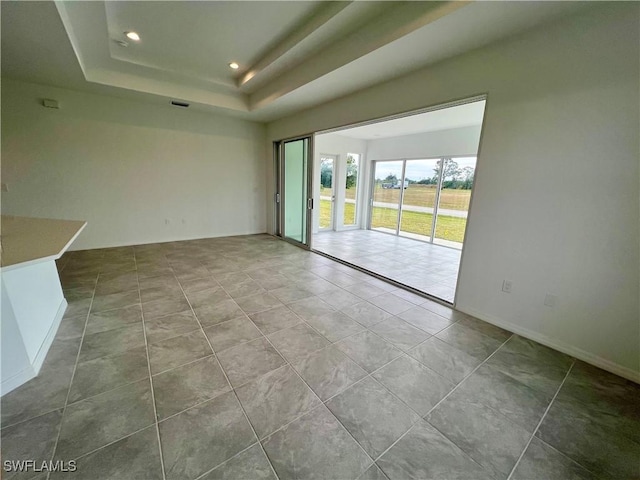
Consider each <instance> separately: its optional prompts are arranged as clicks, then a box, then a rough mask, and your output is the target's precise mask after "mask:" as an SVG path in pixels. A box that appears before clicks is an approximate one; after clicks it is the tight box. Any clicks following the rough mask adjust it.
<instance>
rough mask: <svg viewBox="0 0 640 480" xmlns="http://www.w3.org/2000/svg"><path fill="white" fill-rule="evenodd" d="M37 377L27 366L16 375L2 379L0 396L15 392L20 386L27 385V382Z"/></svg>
mask: <svg viewBox="0 0 640 480" xmlns="http://www.w3.org/2000/svg"><path fill="white" fill-rule="evenodd" d="M36 375H37V373H36V371H35V370H34V369H33V366H29V367H27V368H25V369H24V370H20V371H19V372H18V373H16V374H15V375H13V376H12V377H10V378H4V379H3V380H2V386H0V396H2V395H6V394H7V393H9V392H10V391H11V390H15V389H16V388H18V387H19V386H20V385H23V384H25V383H27V382H28V381H29V380H31V379H32V378H34V377H35V376H36Z"/></svg>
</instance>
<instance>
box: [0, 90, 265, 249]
mask: <svg viewBox="0 0 640 480" xmlns="http://www.w3.org/2000/svg"><path fill="white" fill-rule="evenodd" d="M43 98H53V99H56V100H58V101H59V102H60V109H59V110H53V109H48V108H44V107H42V106H41V99H43ZM264 135H265V129H264V126H263V125H261V124H257V123H253V122H247V121H242V120H238V119H234V118H231V117H228V116H216V115H212V114H204V113H199V112H192V111H189V110H182V109H179V108H178V107H171V106H167V107H161V106H156V105H149V104H145V103H141V102H136V101H131V100H123V99H119V98H111V97H106V96H100V95H93V94H87V93H80V92H75V91H71V90H65V89H60V88H54V87H48V86H40V85H35V84H27V83H21V82H16V81H13V80H8V79H3V80H2V182H3V183H6V184H7V185H8V190H9V191H8V192H7V193H3V194H2V213H4V214H13V215H24V216H33V217H45V218H63V219H74V220H75V219H77V220H86V221H87V222H88V225H87V227H86V229H85V230H84V232H83V233H82V234H81V235H80V237H78V239H77V240H76V242H74V244H73V246H72V248H73V249H85V248H97V247H109V246H118V245H132V244H140V243H149V242H162V241H170V240H181V239H189V238H202V237H214V236H224V235H238V234H249V233H260V232H264V231H265V230H266V220H265V216H266V212H265V209H264V198H265V195H266V193H265V188H266V187H265V158H266V157H267V154H266V150H265V136H264ZM167 219H168V221H169V223H168V224H167V223H166V220H167Z"/></svg>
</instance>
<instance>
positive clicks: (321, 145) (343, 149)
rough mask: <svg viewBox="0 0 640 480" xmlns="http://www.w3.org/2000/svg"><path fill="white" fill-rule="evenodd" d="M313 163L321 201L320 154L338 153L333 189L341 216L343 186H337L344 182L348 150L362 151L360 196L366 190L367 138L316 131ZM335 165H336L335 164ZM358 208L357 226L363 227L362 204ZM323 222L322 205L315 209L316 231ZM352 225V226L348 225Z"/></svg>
mask: <svg viewBox="0 0 640 480" xmlns="http://www.w3.org/2000/svg"><path fill="white" fill-rule="evenodd" d="M313 149H314V155H313V156H314V163H313V178H314V191H313V198H314V202H315V204H316V205H320V203H319V202H320V155H321V154H329V155H337V157H338V168H336V169H335V171H334V191H335V192H336V199H335V202H334V208H335V209H336V213H335V215H336V217H337V218H338V219H342V218H343V216H344V190H343V189H340V188H337V187H336V186H337V184H338V182H340V183H341V184H344V181H345V175H346V174H347V169H346V158H347V154H349V153H357V154H359V155H360V171H359V172H358V176H359V178H358V194H357V196H358V198H359V199H360V200H361V199H362V196H363V195H364V193H363V192H367V191H368V190H367V181H368V178H369V177H368V175H369V173H368V170H367V167H366V158H367V141H366V140H361V139H358V138H351V137H346V136H344V135H339V134H337V133H325V134H321V135H316V136H315V139H314V145H313ZM334 168H335V167H334ZM358 207H359V208H358V209H357V210H356V216H357V220H356V222H357V224H358V225H357V227H360V225H361V223H362V222H363V221H364V218H365V215H364V212H363V210H362V208H361V206H360V205H358ZM319 224H320V209H319V208H314V209H313V232H314V233H317V232H318V225H319ZM347 228H350V227H347ZM336 229H337V230H345V228H344V227H343V226H342V224H341V222H340V225H337V226H336Z"/></svg>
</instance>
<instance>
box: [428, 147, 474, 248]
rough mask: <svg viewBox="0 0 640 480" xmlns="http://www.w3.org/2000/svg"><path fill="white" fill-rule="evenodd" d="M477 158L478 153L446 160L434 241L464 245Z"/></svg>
mask: <svg viewBox="0 0 640 480" xmlns="http://www.w3.org/2000/svg"><path fill="white" fill-rule="evenodd" d="M476 160H477V159H476V157H459V158H453V159H451V158H448V159H445V160H444V172H443V174H442V186H441V189H440V200H439V203H438V210H437V212H438V213H437V216H436V228H435V235H434V240H433V241H434V243H437V244H440V245H446V246H449V247H454V248H462V242H463V241H464V232H465V229H466V226H467V215H468V213H469V202H470V201H471V189H472V188H473V179H474V174H475V169H476Z"/></svg>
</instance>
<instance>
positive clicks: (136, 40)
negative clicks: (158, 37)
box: [124, 32, 140, 42]
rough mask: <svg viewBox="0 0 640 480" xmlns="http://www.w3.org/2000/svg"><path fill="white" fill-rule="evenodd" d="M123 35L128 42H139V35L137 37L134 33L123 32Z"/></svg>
mask: <svg viewBox="0 0 640 480" xmlns="http://www.w3.org/2000/svg"><path fill="white" fill-rule="evenodd" d="M124 34H125V35H126V36H127V38H128V39H129V40H133V41H134V42H139V41H140V35H138V34H137V33H136V32H124Z"/></svg>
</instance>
